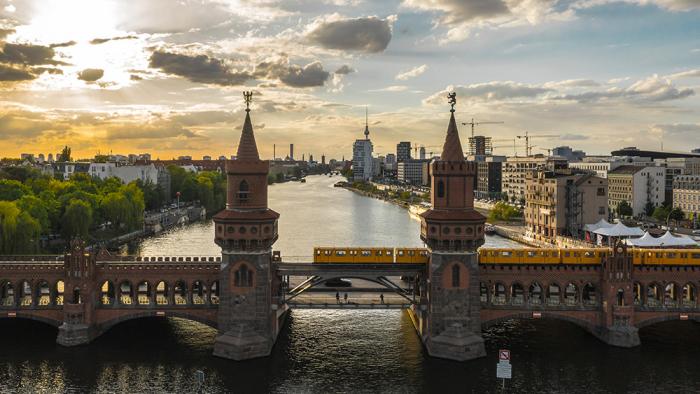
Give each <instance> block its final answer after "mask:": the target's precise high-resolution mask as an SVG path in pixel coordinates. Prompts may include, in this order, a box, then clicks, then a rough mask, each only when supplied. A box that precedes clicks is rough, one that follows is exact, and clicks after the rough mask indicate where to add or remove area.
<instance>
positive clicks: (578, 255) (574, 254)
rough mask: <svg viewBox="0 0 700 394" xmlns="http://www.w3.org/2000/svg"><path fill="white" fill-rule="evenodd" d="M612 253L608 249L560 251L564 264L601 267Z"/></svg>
mask: <svg viewBox="0 0 700 394" xmlns="http://www.w3.org/2000/svg"><path fill="white" fill-rule="evenodd" d="M610 253H611V251H610V249H608V248H581V249H559V254H560V255H561V262H562V264H582V265H596V264H598V265H599V264H601V263H602V261H603V258H605V257H606V256H608V255H609V254H610Z"/></svg>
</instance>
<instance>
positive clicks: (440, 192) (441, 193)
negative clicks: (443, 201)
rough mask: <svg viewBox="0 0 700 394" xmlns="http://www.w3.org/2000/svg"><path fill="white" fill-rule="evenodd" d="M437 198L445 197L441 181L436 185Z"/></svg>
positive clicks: (443, 185) (443, 184)
mask: <svg viewBox="0 0 700 394" xmlns="http://www.w3.org/2000/svg"><path fill="white" fill-rule="evenodd" d="M437 196H438V198H443V197H445V182H443V181H442V180H440V181H438V184H437Z"/></svg>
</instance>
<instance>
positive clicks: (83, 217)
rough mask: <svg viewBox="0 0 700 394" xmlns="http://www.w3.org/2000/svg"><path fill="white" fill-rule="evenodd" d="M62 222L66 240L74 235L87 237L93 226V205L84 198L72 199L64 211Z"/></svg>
mask: <svg viewBox="0 0 700 394" xmlns="http://www.w3.org/2000/svg"><path fill="white" fill-rule="evenodd" d="M61 223H62V230H63V236H64V238H65V239H66V240H69V239H71V238H74V237H82V238H87V235H88V231H89V230H90V227H91V226H92V207H91V206H90V204H89V203H87V202H85V201H83V200H77V199H76V200H72V201H71V202H70V203H69V204H68V206H67V207H66V210H65V212H64V213H63V218H62V221H61Z"/></svg>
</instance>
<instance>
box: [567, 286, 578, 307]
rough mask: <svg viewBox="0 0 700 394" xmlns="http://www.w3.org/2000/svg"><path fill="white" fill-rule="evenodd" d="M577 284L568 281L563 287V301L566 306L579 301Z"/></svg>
mask: <svg viewBox="0 0 700 394" xmlns="http://www.w3.org/2000/svg"><path fill="white" fill-rule="evenodd" d="M578 293H579V292H578V286H576V284H575V283H573V282H569V283H567V284H566V286H565V287H564V303H565V304H566V305H568V306H574V305H577V304H578V303H579V294H578Z"/></svg>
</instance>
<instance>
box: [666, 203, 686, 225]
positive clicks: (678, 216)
mask: <svg viewBox="0 0 700 394" xmlns="http://www.w3.org/2000/svg"><path fill="white" fill-rule="evenodd" d="M669 218H670V219H673V220H675V221H676V225H678V221H680V220H683V219H685V213H684V212H683V210H682V209H680V208H678V207H676V208H673V209H672V210H671V212H670V213H669Z"/></svg>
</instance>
